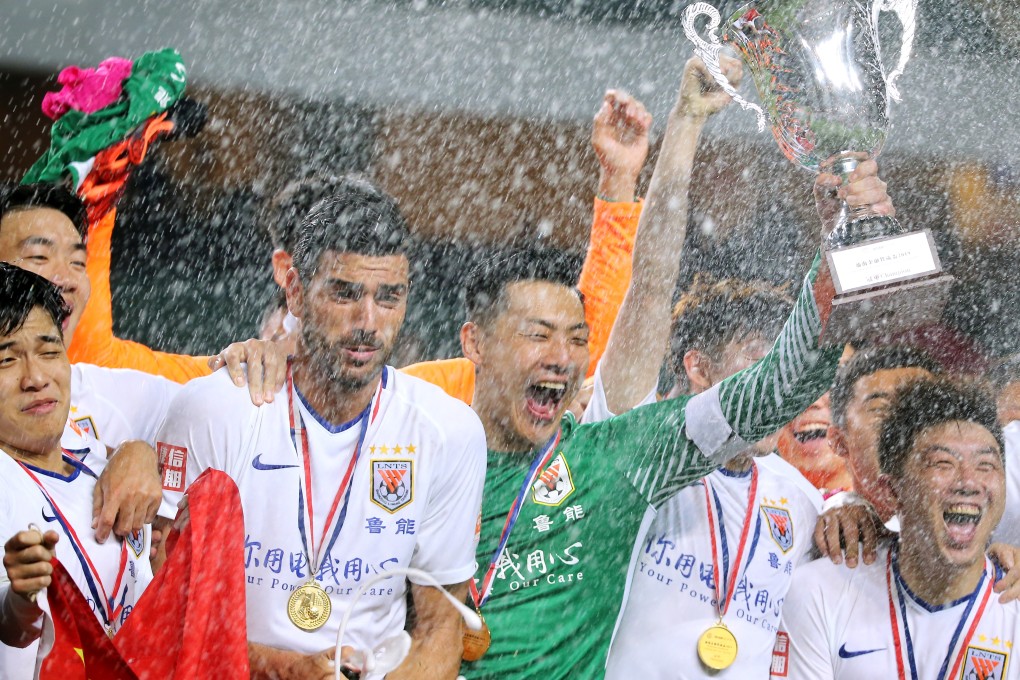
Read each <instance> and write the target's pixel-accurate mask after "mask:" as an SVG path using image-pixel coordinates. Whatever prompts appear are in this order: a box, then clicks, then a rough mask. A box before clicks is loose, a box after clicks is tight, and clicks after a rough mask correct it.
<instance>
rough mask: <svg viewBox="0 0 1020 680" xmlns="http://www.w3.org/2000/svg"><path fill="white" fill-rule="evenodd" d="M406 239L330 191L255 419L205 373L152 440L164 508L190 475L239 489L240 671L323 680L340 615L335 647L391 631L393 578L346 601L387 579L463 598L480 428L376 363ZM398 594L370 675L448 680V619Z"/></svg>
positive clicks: (374, 208) (351, 187) (395, 311)
mask: <svg viewBox="0 0 1020 680" xmlns="http://www.w3.org/2000/svg"><path fill="white" fill-rule="evenodd" d="M407 241H408V235H407V232H406V226H405V223H404V220H403V218H402V217H401V215H400V213H399V211H398V210H397V207H396V204H395V202H394V201H393V199H392V198H390V197H389V196H387V195H385V194H383V193H382V192H380V191H379V190H377V189H376V188H375V187H373V186H371V185H369V184H367V183H366V182H363V181H360V180H355V179H346V180H345V181H343V182H341V183H340V185H339V187H338V189H337V191H336V192H335V193H334V195H333V196H332V197H330V198H329V199H328V200H326V201H324V202H321V203H319V204H318V205H317V206H316V207H315V208H314V209H313V210H312V212H311V213H310V214H309V215H308V216H307V218H306V219H305V221H304V224H303V225H302V231H301V238H300V240H299V241H298V246H297V248H296V250H295V252H294V253H293V262H294V266H293V268H292V269H290V270H289V272H288V274H287V302H288V306H289V308H290V311H291V312H293V313H294V315H295V316H296V317H298V318H299V319H300V320H301V336H300V340H299V343H298V348H297V353H296V355H295V357H294V359H293V363H292V366H291V369H290V371H289V372H288V379H287V385H286V387H285V388H284V389H282V390H281V391H280V393H279V394H278V395H277V398H276V399H275V400H274V401H273V402H272V403H268V404H265V405H264V406H262V407H261V408H257V407H255V406H254V405H253V404H252V403H251V401H250V400H249V399H248V396H247V394H246V393H245V392H244V391H243V390H238V389H237V388H236V387H235V386H234V385H233V384H231V382H230V380H229V378H228V377H227V376H226V375H225V374H223V373H220V374H215V375H213V376H210V377H208V378H202V379H200V380H197V381H194V382H192V383H189V384H188V385H187V386H185V388H184V389H183V390H182V392H181V393H180V394H179V395H178V396H177V398H176V399H175V400H174V403H173V404H172V406H171V410H170V414H169V415H168V417H167V421H166V423H165V425H164V426H163V428H162V430H161V433H160V435H159V444H158V448H159V450H160V454H161V457H162V459H163V460H165V461H166V464H165V466H164V477H163V483H164V488H165V489H166V493H167V496H168V499H170V500H174V499H176V498H178V497H179V496H180V494H179V492H180V491H183V490H185V489H186V487H187V484H188V483H189V482H190V481H192V480H194V479H195V478H196V477H197V476H198V475H199V474H200V473H201V472H202V471H203V470H205V469H207V468H216V469H220V470H223V471H225V472H227V473H228V474H229V475H230V476H231V477H232V478H233V479H234V480H236V482H237V484H238V487H239V488H240V494H241V503H242V506H243V508H244V523H245V531H246V534H247V540H246V555H247V558H246V571H247V577H248V583H247V593H248V597H247V607H248V609H247V613H248V635H249V640H250V642H251V644H250V659H251V666H252V677H256V678H291V677H293V678H326V677H332V673H333V670H332V665H331V664H332V652H333V645H334V644H335V642H336V635H337V632H338V627H339V623H340V619H341V618H342V616H343V614H344V610H346V609H348V608H350V607H353V608H354V610H353V617H352V619H351V626H350V627H349V629H348V633H347V638H346V639H345V640H344V643H345V645H349V646H352V647H355V648H357V649H359V650H364V649H372V648H374V647H375V646H377V645H379V644H380V643H381V642H383V641H385V640H386V639H387V638H389V637H390V636H392V635H394V634H398V633H399V632H400V631H402V630H403V628H404V622H405V613H406V608H405V594H406V585H405V581H404V579H403V578H393V579H392V580H386V581H383V582H382V583H381V584H380V586H379V587H378V588H375V589H373V590H371V591H369V592H368V594H367V595H366V596H365V597H362V598H361V599H360V600H358V601H357V602H354V601H353V597H352V595H353V593H354V591H355V590H356V589H357V588H358V587H359V585H360V584H361V583H363V582H364V581H365V580H366V579H368V578H370V577H373V576H375V575H377V574H381V573H385V572H386V571H387V570H389V569H392V568H394V567H398V566H409V565H410V566H414V567H418V568H421V569H424V570H426V571H429V572H431V573H432V574H433V575H434V576H435V578H436V579H437V580H438V581H439V582H440V583H443V584H450V589H451V591H452V592H453V593H455V594H456V595H457V596H458V597H466V596H467V587H466V584H465V581H466V580H467V579H468V578H469V577H470V576H471V574H472V573H473V572H474V547H475V528H476V523H477V519H478V511H479V507H480V503H481V491H482V485H483V477H484V470H485V456H484V445H485V440H484V432H483V430H482V427H481V425H480V424H479V422H478V418H477V417H476V416H475V415H474V414H473V413H472V412H471V410H470V408H468V407H467V406H466V405H465V404H464V403H462V402H460V401H458V400H455V399H453V398H452V397H449V396H447V395H445V394H444V393H443V392H442V391H441V390H440V389H439V388H437V387H435V386H432V385H429V384H427V383H425V382H423V381H421V380H418V379H416V378H413V377H410V376H406V375H403V374H400V373H397V372H395V371H394V370H393V369H392V368H390V367H387V366H386V365H385V364H386V359H387V357H388V356H389V355H390V352H391V351H392V349H393V344H394V342H395V340H396V336H397V333H398V331H399V330H400V326H401V324H402V322H403V319H404V313H405V309H406V304H407V294H408V288H409V286H410V282H409V280H408V260H407V257H406V254H405V253H406V247H407ZM411 595H412V596H413V600H414V607H415V612H416V624H415V626H414V628H413V630H412V633H411V635H412V638H413V641H414V645H413V647H412V650H411V655H410V657H409V658H408V659H407V661H406V662H405V665H404V666H402V667H401V668H398V669H397V670H396V671H393V672H391V673H389V674H388V675H387V677H388V678H391V679H393V678H401V677H429V678H453V677H455V676H456V674H457V669H458V667H459V662H460V655H461V631H460V629H461V625H460V619H459V614H458V613H457V612H456V610H454V609H453V608H452V607H450V606H449V604H448V603H446V602H444V601H442V600H443V598H442V597H441V595H440V594H439V593H438V591H437V590H436V589H434V588H432V587H429V586H427V585H424V584H420V583H415V582H412V584H411ZM366 677H371V676H366Z"/></svg>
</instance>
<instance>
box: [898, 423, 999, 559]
mask: <svg viewBox="0 0 1020 680" xmlns="http://www.w3.org/2000/svg"><path fill="white" fill-rule="evenodd" d="M890 485H891V487H892V489H893V491H894V493H895V495H896V497H897V499H898V506H899V507H898V509H899V517H900V525H901V528H902V533H901V538H900V542H901V545H902V546H903V549H904V550H911V551H912V552H914V553H915V554H917V555H918V556H920V557H922V558H923V559H924V561H923V562H922V563H923V564H930V565H933V566H934V565H939V566H941V567H942V568H944V569H957V570H959V569H966V568H968V567H972V566H973V565H975V564H976V563H978V562H981V561H983V559H984V553H985V549H986V548H987V547H988V542H989V540H990V537H991V534H992V530H993V529H995V527H996V525H997V524H998V523H999V520H1000V519H1001V517H1002V511H1003V508H1004V506H1005V498H1006V474H1005V466H1004V465H1003V460H1002V452H1001V451H1000V450H999V445H998V443H997V442H996V441H995V437H993V436H992V433H991V432H989V431H988V430H986V429H985V428H984V427H982V426H981V425H978V424H976V423H970V422H964V421H956V422H950V423H944V424H941V425H937V426H935V427H932V428H929V429H927V430H924V431H923V432H921V434H920V435H919V436H918V437H917V438H916V439H915V441H914V444H913V446H912V447H911V450H910V453H909V454H908V457H907V459H906V461H905V464H904V467H903V474H902V476H901V477H899V478H898V479H893V480H891V481H890Z"/></svg>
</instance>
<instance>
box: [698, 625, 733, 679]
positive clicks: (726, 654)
mask: <svg viewBox="0 0 1020 680" xmlns="http://www.w3.org/2000/svg"><path fill="white" fill-rule="evenodd" d="M698 658H699V659H701V663H703V664H705V665H706V666H708V667H709V668H711V669H712V670H714V671H721V670H723V669H724V668H729V667H730V666H732V665H733V662H734V661H736V660H737V638H736V637H734V636H733V633H731V632H730V629H729V628H727V627H726V624H724V623H723V622H722V621H719V623H717V624H715V625H714V626H712V627H711V628H709V629H708V630H706V631H705V632H704V633H702V634H701V637H699V638H698Z"/></svg>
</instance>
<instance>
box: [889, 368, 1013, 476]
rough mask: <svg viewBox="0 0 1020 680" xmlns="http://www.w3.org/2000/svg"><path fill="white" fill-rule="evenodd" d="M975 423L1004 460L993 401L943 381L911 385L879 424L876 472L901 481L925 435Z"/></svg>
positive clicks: (917, 382) (985, 396)
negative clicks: (917, 443) (950, 425)
mask: <svg viewBox="0 0 1020 680" xmlns="http://www.w3.org/2000/svg"><path fill="white" fill-rule="evenodd" d="M958 421H963V422H968V423H975V424H977V425H980V426H981V427H983V428H985V429H986V430H988V432H990V433H991V435H992V436H993V437H995V441H996V443H998V445H999V455H1000V456H1004V453H1003V440H1002V428H1001V427H999V422H998V418H997V415H996V411H995V401H994V400H993V399H992V398H991V397H990V396H989V395H988V394H987V393H986V392H984V391H982V390H980V389H977V388H976V387H973V386H960V385H954V384H952V383H950V382H949V381H948V380H945V379H943V378H937V379H926V380H918V381H916V382H912V383H910V384H909V385H907V386H905V387H904V388H902V389H901V390H899V391H898V392H897V393H896V397H895V399H894V400H893V405H892V410H891V411H890V413H889V415H888V416H887V417H886V419H885V420H884V421H883V423H882V432H881V435H880V436H879V440H878V463H879V468H880V469H881V470H882V472H884V473H885V474H888V475H890V476H892V477H901V476H902V475H903V468H904V466H905V465H906V461H907V456H908V455H909V454H910V450H911V448H913V446H914V442H915V441H917V438H918V437H919V436H920V435H921V433H923V432H924V431H926V430H928V429H930V428H933V427H937V426H939V425H943V424H945V423H953V422H958Z"/></svg>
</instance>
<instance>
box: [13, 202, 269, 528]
mask: <svg viewBox="0 0 1020 680" xmlns="http://www.w3.org/2000/svg"><path fill="white" fill-rule="evenodd" d="M87 229H88V224H87V218H86V211H85V206H84V205H83V204H82V202H81V200H80V199H79V198H78V197H77V196H75V195H74V194H72V193H71V192H70V191H67V190H66V189H64V188H63V187H61V186H57V185H53V184H28V185H22V186H19V187H18V188H16V189H14V190H13V191H11V192H10V193H9V194H7V195H6V196H5V197H4V198H3V200H2V202H0V261H3V262H8V263H10V264H13V265H16V266H18V267H21V268H22V269H26V270H28V271H31V272H34V273H36V274H39V275H40V276H43V277H44V278H46V279H47V280H49V281H50V282H52V283H54V284H56V285H57V286H58V287H59V289H60V292H61V295H62V296H63V299H64V303H65V305H66V306H67V308H68V309H69V310H70V313H69V315H68V316H67V319H66V321H65V322H64V327H63V333H64V337H65V339H66V341H67V342H68V343H69V342H70V341H71V339H72V338H73V336H74V333H75V331H76V329H77V324H78V320H79V319H80V318H81V315H82V312H83V310H84V309H85V305H86V303H87V302H88V300H89V296H90V292H91V291H90V281H89V277H88V276H87V275H86V271H85V264H86V261H85V245H84V238H85V235H86V234H87ZM249 353H254V354H255V355H256V356H257V357H258V358H262V357H265V363H264V364H263V362H261V361H255V362H254V365H255V367H256V369H257V370H253V371H251V373H252V374H253V376H256V377H255V378H253V379H252V380H251V381H250V382H249V388H250V390H251V396H252V399H253V400H255V401H257V402H259V403H261V401H262V383H263V375H265V376H266V379H265V382H266V383H267V384H268V383H271V382H275V379H274V378H273V370H272V366H273V364H274V362H275V361H276V360H277V359H278V357H276V356H275V354H273V352H271V351H263V349H262V348H261V347H255V348H253V347H252V344H251V341H250V342H249V343H236V344H235V345H231V346H230V347H229V348H227V349H226V350H224V351H223V352H222V353H221V355H220V356H221V357H223V360H224V363H226V362H228V361H229V364H230V366H231V369H230V370H232V371H233V372H234V373H233V374H234V375H238V376H239V375H240V374H239V373H238V372H239V371H240V368H239V367H240V363H241V362H242V361H246V360H247V359H248V354H249ZM263 368H265V369H266V370H265V373H263V371H262V369H263ZM179 389H180V386H179V385H178V384H177V383H174V382H172V381H170V380H167V379H166V378H162V377H159V376H156V375H151V374H148V373H143V372H141V371H134V370H125V369H120V370H118V369H110V368H103V367H99V366H93V365H91V364H84V363H76V364H73V365H72V367H71V410H70V413H71V416H70V417H71V420H72V422H73V423H74V424H75V425H76V426H77V427H78V428H79V429H82V430H85V431H87V432H88V433H90V434H91V435H92V436H94V437H95V438H97V439H99V440H100V441H102V442H103V443H105V444H107V445H109V446H119V445H120V444H122V443H123V442H125V441H129V440H141V441H145V442H150V443H153V442H155V436H156V428H157V427H158V426H159V424H160V423H161V422H162V420H163V417H164V416H165V414H166V410H167V408H168V407H169V405H170V401H171V399H172V398H173V396H174V395H175V394H176V393H177V391H178V390H179ZM71 446H72V447H73V442H72V443H71ZM123 453H124V454H126V455H118V456H116V457H114V458H112V459H111V461H110V465H109V466H107V467H106V469H105V470H104V472H103V474H102V475H101V476H100V483H99V485H98V487H97V490H98V496H97V510H96V512H97V526H96V532H97V536H98V537H99V540H101V541H102V540H105V539H106V538H107V537H108V535H109V534H110V532H111V531H115V532H116V533H117V535H119V536H126V535H128V534H130V533H131V532H134V531H137V530H139V529H140V528H141V527H142V524H143V523H144V521H152V519H153V518H154V517H155V513H156V508H157V507H158V506H159V501H160V499H161V493H160V487H159V478H158V475H157V472H156V459H155V456H154V454H153V453H152V452H151V450H149V451H148V453H146V451H145V449H143V448H141V447H132V448H130V449H127V450H125V451H124V452H123Z"/></svg>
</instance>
